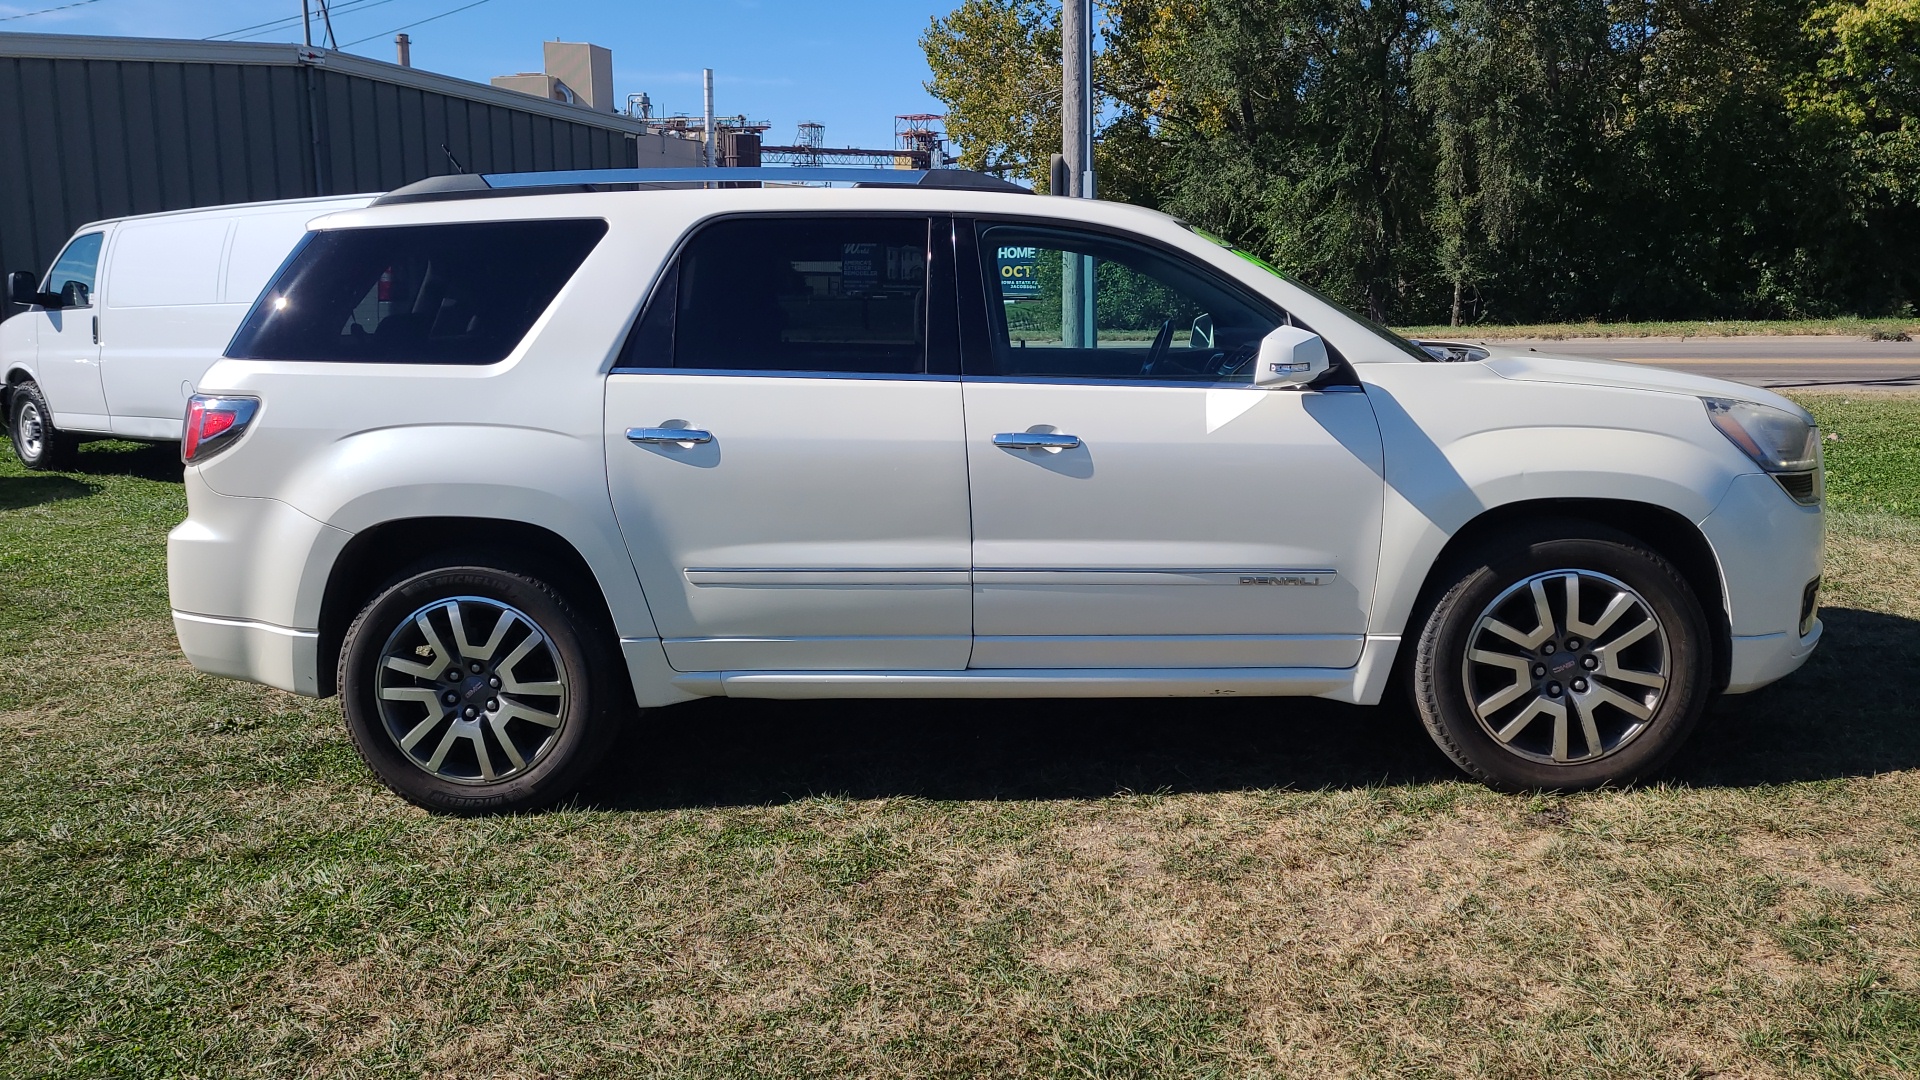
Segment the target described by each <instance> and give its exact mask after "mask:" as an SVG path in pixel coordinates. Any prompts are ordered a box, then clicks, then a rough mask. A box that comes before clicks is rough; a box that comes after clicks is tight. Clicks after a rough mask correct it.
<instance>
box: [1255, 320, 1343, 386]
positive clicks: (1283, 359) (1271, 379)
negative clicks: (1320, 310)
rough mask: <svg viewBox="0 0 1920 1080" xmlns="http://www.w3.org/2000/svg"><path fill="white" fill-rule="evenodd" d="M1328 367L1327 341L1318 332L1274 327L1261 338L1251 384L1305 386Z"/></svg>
mask: <svg viewBox="0 0 1920 1080" xmlns="http://www.w3.org/2000/svg"><path fill="white" fill-rule="evenodd" d="M1327 366H1328V360H1327V343H1326V342H1324V341H1322V340H1320V335H1319V334H1316V333H1313V332H1312V331H1309V330H1302V329H1300V328H1299V327H1297V326H1280V327H1275V328H1274V331H1273V333H1271V334H1268V335H1267V336H1266V337H1264V338H1261V339H1260V355H1259V356H1258V357H1257V358H1256V359H1255V361H1254V368H1253V385H1255V386H1265V387H1269V388H1277V387H1282V386H1305V385H1307V384H1308V383H1310V382H1312V381H1313V380H1315V379H1317V378H1319V377H1320V376H1322V375H1324V374H1326V372H1327Z"/></svg>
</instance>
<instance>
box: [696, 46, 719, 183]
mask: <svg viewBox="0 0 1920 1080" xmlns="http://www.w3.org/2000/svg"><path fill="white" fill-rule="evenodd" d="M700 77H701V79H702V80H703V81H704V82H705V83H706V85H707V115H706V121H707V123H706V127H704V128H702V129H701V130H702V131H704V132H706V136H707V168H709V169H711V168H713V151H714V147H715V141H716V140H715V139H714V137H713V69H712V68H702V69H701V71H700Z"/></svg>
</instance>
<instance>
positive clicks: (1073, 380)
mask: <svg viewBox="0 0 1920 1080" xmlns="http://www.w3.org/2000/svg"><path fill="white" fill-rule="evenodd" d="M961 381H963V382H974V383H1022V384H1026V385H1032V386H1041V385H1045V386H1130V387H1134V388H1137V389H1141V390H1153V389H1158V388H1163V387H1169V386H1178V387H1185V388H1187V389H1200V390H1257V391H1259V392H1261V393H1278V392H1293V393H1306V394H1353V393H1362V392H1364V389H1363V388H1362V387H1359V386H1352V385H1348V384H1345V383H1335V384H1333V385H1331V386H1315V387H1305V386H1255V385H1254V384H1253V383H1251V382H1217V381H1215V382H1209V381H1207V380H1205V379H1129V378H1124V377H1122V378H1101V377H1097V376H1091V375H963V376H961Z"/></svg>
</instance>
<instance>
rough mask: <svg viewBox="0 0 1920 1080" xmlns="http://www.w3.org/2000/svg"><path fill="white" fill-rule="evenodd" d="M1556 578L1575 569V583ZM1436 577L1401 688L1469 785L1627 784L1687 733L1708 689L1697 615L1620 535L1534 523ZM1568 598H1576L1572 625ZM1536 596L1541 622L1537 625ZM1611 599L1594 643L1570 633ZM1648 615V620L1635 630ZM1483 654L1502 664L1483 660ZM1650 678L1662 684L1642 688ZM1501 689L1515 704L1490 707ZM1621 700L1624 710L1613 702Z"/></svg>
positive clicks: (1676, 582) (1581, 525)
mask: <svg viewBox="0 0 1920 1080" xmlns="http://www.w3.org/2000/svg"><path fill="white" fill-rule="evenodd" d="M1556 572H1574V573H1573V575H1572V576H1573V579H1574V582H1575V583H1574V584H1572V585H1571V586H1569V585H1568V584H1567V581H1568V576H1569V575H1568V574H1567V573H1556ZM1444 581H1445V585H1446V587H1445V591H1444V592H1443V593H1441V595H1440V596H1439V598H1438V600H1437V601H1436V602H1435V603H1434V604H1433V606H1432V608H1431V609H1430V610H1429V612H1428V614H1427V616H1426V618H1425V619H1424V620H1423V621H1422V622H1421V623H1419V624H1418V626H1417V629H1418V633H1419V637H1418V639H1417V642H1416V644H1415V652H1414V656H1413V665H1412V669H1413V670H1412V678H1411V680H1410V685H1409V689H1410V690H1411V692H1412V696H1413V700H1414V707H1415V708H1416V709H1417V710H1418V711H1419V713H1420V718H1421V720H1422V721H1423V722H1424V723H1425V724H1426V726H1427V731H1428V733H1429V734H1430V735H1432V736H1433V741H1434V742H1435V743H1437V744H1439V747H1440V749H1441V750H1442V751H1444V752H1445V753H1446V755H1447V756H1448V757H1450V758H1452V759H1453V761H1454V763H1455V764H1457V765H1459V766H1460V768H1462V769H1464V770H1465V771H1466V772H1467V773H1468V775H1470V776H1472V777H1474V778H1475V779H1477V780H1480V781H1481V782H1483V783H1485V784H1488V785H1489V786H1491V787H1495V788H1499V789H1502V790H1508V791H1531V790H1547V791H1578V790H1585V789H1589V788H1596V787H1603V786H1608V785H1625V784H1630V783H1633V782H1634V781H1636V780H1638V779H1640V778H1641V777H1644V776H1646V775H1647V774H1648V773H1650V772H1652V771H1653V770H1655V769H1657V768H1659V767H1660V766H1661V765H1663V764H1665V763H1666V762H1667V760H1668V759H1669V758H1671V757H1672V756H1673V755H1674V753H1675V752H1676V751H1678V750H1679V749H1680V747H1681V746H1682V745H1683V744H1684V743H1685V742H1686V740H1687V738H1688V737H1689V736H1690V735H1692V733H1693V732H1694V730H1695V728H1696V727H1697V726H1698V725H1699V723H1700V718H1701V714H1702V712H1703V711H1704V710H1705V707H1706V704H1707V702H1708V700H1709V698H1710V697H1711V696H1712V688H1713V686H1712V684H1713V677H1712V673H1713V645H1712V638H1711V634H1710V632H1709V629H1708V623H1707V619H1706V616H1705V615H1704V614H1703V612H1702V611H1701V608H1700V602H1699V600H1698V598H1697V597H1695V595H1694V593H1693V590H1692V588H1691V587H1689V586H1688V584H1687V582H1686V580H1685V578H1683V577H1682V576H1681V575H1680V573H1679V571H1678V570H1676V569H1675V568H1674V566H1673V564H1672V563H1670V562H1668V561H1667V560H1666V559H1665V558H1662V557H1661V556H1660V555H1659V554H1658V553H1656V552H1654V551H1651V550H1649V549H1648V548H1647V547H1646V546H1645V545H1643V544H1641V543H1639V542H1638V541H1636V540H1634V539H1633V538H1632V537H1629V536H1627V535H1626V534H1624V533H1620V532H1616V531H1614V530H1612V529H1608V528H1606V527H1604V526H1599V525H1594V524H1592V523H1588V522H1583V521H1563V522H1550V523H1543V524H1541V525H1538V526H1535V527H1532V528H1528V529H1526V530H1524V531H1522V532H1518V533H1516V534H1514V535H1512V536H1510V537H1507V538H1505V539H1503V540H1502V541H1499V542H1496V543H1491V544H1488V545H1486V546H1484V547H1482V548H1481V549H1479V550H1478V551H1476V552H1473V553H1471V555H1470V556H1469V557H1468V558H1465V559H1463V560H1461V561H1460V562H1458V563H1455V564H1454V565H1453V566H1452V567H1451V568H1450V570H1449V572H1448V573H1447V574H1446V576H1445V579H1444ZM1536 581H1537V582H1539V584H1540V588H1539V590H1538V591H1536V590H1535V589H1534V587H1533V585H1534V582H1536ZM1569 590H1572V591H1573V593H1574V595H1577V596H1579V597H1580V598H1581V599H1580V605H1581V611H1580V612H1578V613H1575V617H1574V618H1572V619H1569V617H1568V616H1567V614H1566V611H1567V608H1566V595H1567V593H1568V592H1569ZM1630 594H1631V595H1630ZM1542 597H1544V598H1545V601H1546V603H1547V604H1548V608H1549V612H1550V613H1551V614H1552V616H1553V617H1552V618H1550V619H1547V620H1541V619H1539V618H1538V614H1539V607H1538V606H1537V605H1538V604H1539V603H1540V600H1541V598H1542ZM1620 597H1625V598H1626V599H1624V600H1620V601H1619V602H1620V603H1622V604H1624V605H1625V606H1624V607H1623V608H1622V611H1621V613H1620V614H1618V615H1616V616H1614V621H1613V622H1612V623H1611V624H1609V625H1608V627H1607V629H1606V631H1605V632H1603V633H1601V634H1599V635H1598V637H1599V639H1600V640H1599V641H1598V642H1596V641H1591V640H1584V639H1581V638H1579V637H1578V634H1577V633H1576V631H1577V630H1578V628H1579V627H1580V626H1585V627H1587V628H1589V629H1591V628H1594V627H1597V626H1599V625H1600V624H1601V623H1603V622H1605V621H1606V615H1605V609H1606V608H1607V607H1608V606H1609V603H1610V602H1611V601H1614V600H1615V599H1616V598H1620ZM1483 618H1491V619H1494V620H1495V621H1498V622H1499V624H1500V627H1501V629H1499V630H1494V629H1492V628H1491V626H1490V625H1489V624H1487V623H1483V622H1482V620H1483ZM1647 621H1652V622H1654V623H1655V625H1654V626H1653V627H1651V628H1649V629H1645V630H1642V629H1641V627H1640V623H1642V622H1647ZM1548 622H1552V623H1554V628H1553V629H1552V630H1550V631H1548V632H1547V633H1546V636H1545V638H1544V639H1543V640H1541V641H1539V642H1538V643H1537V644H1536V645H1535V646H1533V647H1532V648H1528V647H1525V646H1523V645H1522V644H1521V643H1520V642H1518V641H1516V640H1513V639H1511V638H1509V637H1508V636H1507V635H1508V634H1509V633H1512V632H1520V631H1524V636H1526V637H1528V638H1532V637H1536V636H1538V635H1540V634H1541V633H1542V630H1541V627H1542V626H1543V625H1545V624H1546V623H1548ZM1516 624H1517V625H1516ZM1633 634H1638V635H1639V636H1638V637H1632V636H1631V635H1633ZM1619 642H1624V644H1622V645H1620V647H1619V648H1614V647H1613V644H1610V643H1619ZM1569 646H1571V647H1569ZM1596 646H1598V648H1596ZM1469 650H1472V651H1473V653H1474V654H1475V655H1477V656H1478V657H1480V658H1481V659H1477V660H1470V659H1469ZM1490 654H1491V656H1493V657H1498V658H1499V661H1500V662H1493V663H1489V662H1487V660H1488V658H1489V656H1490ZM1520 661H1524V663H1521V662H1520ZM1510 667H1512V668H1515V670H1509V668H1510ZM1521 669H1524V670H1521ZM1509 676H1510V677H1509ZM1655 678H1663V679H1664V683H1663V685H1660V686H1659V687H1657V688H1656V687H1654V686H1652V685H1649V684H1648V683H1649V680H1652V679H1655ZM1627 680H1631V681H1627ZM1523 684H1524V685H1523ZM1576 688H1577V690H1578V693H1576V692H1575V691H1576ZM1509 693H1513V694H1518V695H1519V696H1518V697H1515V698H1513V699H1512V700H1510V701H1509V702H1507V703H1505V704H1502V705H1500V706H1499V707H1498V708H1489V707H1488V705H1489V703H1492V702H1497V701H1500V700H1501V699H1502V698H1503V697H1505V696H1506V695H1507V694H1509ZM1609 694H1611V695H1613V696H1611V697H1610V696H1609ZM1621 698H1625V699H1629V700H1630V701H1631V702H1632V705H1630V706H1625V707H1623V706H1621V705H1618V704H1615V702H1616V701H1618V700H1619V699H1621ZM1556 704H1557V705H1558V706H1559V708H1560V710H1561V713H1560V714H1559V715H1561V716H1564V717H1565V718H1566V719H1565V720H1564V721H1562V720H1561V719H1559V717H1558V716H1556V715H1555V714H1554V713H1553V712H1552V711H1551V710H1552V708H1553V707H1554V706H1555V705H1556ZM1539 709H1546V710H1548V711H1546V712H1540V711H1537V710H1539ZM1629 710H1633V711H1629ZM1636 712H1644V713H1645V714H1646V715H1645V716H1644V717H1642V716H1639V715H1636ZM1483 714H1484V719H1483ZM1528 714H1530V718H1529V715H1528ZM1589 724H1590V725H1591V726H1589ZM1563 725H1564V730H1563ZM1502 736H1504V737H1505V739H1506V741H1503V739H1502Z"/></svg>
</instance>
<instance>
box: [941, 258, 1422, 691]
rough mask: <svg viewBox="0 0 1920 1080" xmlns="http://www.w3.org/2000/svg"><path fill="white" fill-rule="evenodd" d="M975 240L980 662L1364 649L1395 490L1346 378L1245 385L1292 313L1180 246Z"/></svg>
mask: <svg viewBox="0 0 1920 1080" xmlns="http://www.w3.org/2000/svg"><path fill="white" fill-rule="evenodd" d="M975 261H977V262H978V263H980V264H981V265H980V269H981V271H982V273H981V275H980V278H981V279H982V280H984V281H985V282H989V283H993V282H997V283H998V284H997V285H993V284H989V285H988V286H987V287H986V289H985V290H984V291H985V292H986V294H987V301H988V302H987V303H985V304H984V305H983V306H984V308H985V312H984V314H985V316H986V318H985V320H984V321H985V324H986V325H985V327H984V336H985V338H986V341H985V343H984V347H982V348H977V349H976V348H974V347H973V346H972V343H971V342H970V343H969V350H968V356H967V364H968V369H967V376H966V379H965V395H966V426H967V451H968V463H969V471H970V477H971V491H972V504H973V533H974V540H973V565H974V613H973V619H974V633H975V645H974V651H973V656H972V659H971V666H973V667H976V668H1115V667H1171V668H1194V667H1334V668H1338V667H1348V666H1351V665H1353V664H1354V663H1356V662H1358V660H1359V657H1360V649H1361V645H1362V643H1363V640H1364V634H1365V629H1366V621H1367V614H1368V606H1369V604H1370V602H1371V598H1372V592H1373V583H1374V576H1375V564H1376V561H1377V559H1378V554H1379V536H1380V515H1381V503H1382V499H1383V496H1384V481H1383V480H1382V475H1381V449H1380V437H1379V431H1378V428H1377V425H1376V423H1375V420H1374V416H1373V411H1372V409H1371V407H1370V406H1369V404H1368V402H1367V397H1366V395H1365V394H1364V393H1362V392H1360V391H1359V387H1358V386H1357V385H1338V383H1337V382H1333V383H1329V385H1326V386H1325V387H1324V388H1322V389H1315V390H1306V391H1301V390H1284V389H1274V390H1264V389H1256V388H1254V387H1253V386H1252V385H1251V379H1252V377H1251V366H1252V365H1251V363H1250V362H1249V361H1250V360H1251V358H1252V355H1253V350H1254V349H1255V348H1256V347H1257V345H1258V342H1259V340H1260V339H1261V338H1262V337H1263V336H1265V335H1266V333H1268V332H1269V331H1270V330H1272V329H1273V328H1274V327H1275V326H1277V325H1279V324H1280V323H1281V322H1282V321H1287V320H1289V316H1288V315H1287V314H1286V313H1285V312H1283V311H1280V310H1278V309H1276V308H1273V307H1271V306H1270V305H1268V304H1267V303H1265V302H1264V301H1262V300H1260V299H1258V298H1256V297H1252V296H1249V295H1248V294H1246V293H1245V292H1243V291H1242V290H1240V289H1239V288H1238V287H1237V286H1235V285H1233V284H1232V283H1230V282H1228V281H1226V280H1224V279H1221V278H1218V277H1217V276H1215V275H1213V274H1212V273H1211V272H1210V271H1207V270H1205V269H1204V268H1202V267H1199V266H1197V265H1196V264H1192V263H1188V262H1186V261H1185V260H1184V259H1182V258H1181V257H1179V256H1178V254H1177V253H1175V252H1170V251H1164V250H1160V249H1157V248H1153V247H1149V246H1146V245H1142V244H1137V243H1133V242H1131V241H1125V240H1121V239H1118V238H1114V237H1110V236H1107V235H1103V234H1099V233H1093V232H1076V231H1071V230H1062V229H1058V228H1053V227H1043V226H1038V225H1035V226H1031V227H1030V226H1025V225H1015V224H999V225H991V226H983V227H982V228H981V229H980V231H979V233H978V254H977V259H976V260H975ZM1309 329H1310V328H1309ZM1338 374H1339V373H1338V372H1336V373H1335V378H1336V379H1337V378H1338Z"/></svg>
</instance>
